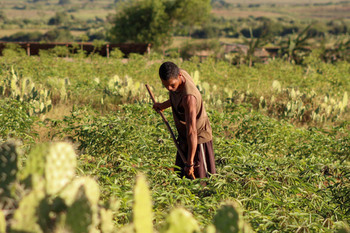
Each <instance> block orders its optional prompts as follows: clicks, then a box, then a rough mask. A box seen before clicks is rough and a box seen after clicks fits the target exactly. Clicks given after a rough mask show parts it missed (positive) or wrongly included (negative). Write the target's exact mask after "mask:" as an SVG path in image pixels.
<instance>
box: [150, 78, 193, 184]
mask: <svg viewBox="0 0 350 233" xmlns="http://www.w3.org/2000/svg"><path fill="white" fill-rule="evenodd" d="M146 88H147V91H148V93H149V95H150V96H151V99H152V101H153V103H156V100H155V98H154V95H153V93H152V91H151V89H150V87H149V86H148V84H146ZM158 113H159V114H160V116H161V117H162V119H163V122H164V123H165V125H166V127H167V128H168V131H169V132H170V135H171V138H172V139H173V142H174V143H175V146H176V148H177V151H178V152H179V155H180V157H181V160H182V162H184V163H185V164H186V158H185V156H184V153H183V151H182V150H181V148H180V146H179V144H178V143H177V141H176V137H175V134H174V132H173V130H172V129H171V127H170V124H169V122H168V121H167V119H166V118H165V116H164V114H163V113H162V112H161V111H158ZM191 175H192V179H195V178H196V177H195V176H194V174H193V173H192V174H191Z"/></svg>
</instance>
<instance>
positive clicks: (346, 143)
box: [0, 50, 350, 233]
mask: <svg viewBox="0 0 350 233" xmlns="http://www.w3.org/2000/svg"><path fill="white" fill-rule="evenodd" d="M163 61H165V58H164V57H162V56H161V55H158V54H150V55H147V56H141V55H137V54H132V55H131V56H130V58H129V59H128V61H127V62H125V60H122V59H120V58H119V57H118V56H115V57H111V58H109V59H108V58H102V57H99V56H97V55H91V56H89V57H86V56H84V54H81V53H78V54H72V55H70V56H69V57H68V58H59V57H57V56H56V55H55V53H50V52H49V53H41V54H40V57H34V56H33V57H28V56H26V55H25V53H24V52H23V51H20V50H7V51H5V53H4V56H3V57H0V105H1V108H0V142H1V141H3V142H5V141H7V140H9V139H16V140H17V141H16V143H15V144H13V143H9V142H7V143H6V144H3V145H1V147H0V156H2V157H1V159H2V160H1V161H8V164H12V165H11V169H12V167H14V168H13V170H14V171H15V172H13V170H10V168H9V166H10V165H8V166H7V168H8V170H9V173H6V171H7V170H6V171H5V170H1V172H0V173H1V175H3V174H5V173H6V174H11V176H10V175H6V176H5V175H4V177H6V178H2V180H1V181H2V184H1V186H0V204H1V209H2V212H0V232H1V231H2V230H3V229H7V230H11V231H13V232H19V231H20V232H21V231H22V232H23V231H25V232H31V231H33V232H67V231H68V232H70V231H71V232H82V231H84V232H96V231H102V232H152V229H153V228H154V230H155V231H157V232H208V233H209V232H251V229H252V230H254V231H256V232H336V231H338V230H339V232H350V229H349V227H348V224H349V223H350V157H349V155H350V114H349V112H350V105H349V97H348V95H349V94H350V93H349V91H350V79H349V77H350V64H349V63H348V62H344V61H338V62H336V63H333V64H330V63H325V62H323V61H322V60H321V59H320V58H319V57H318V52H317V51H314V52H313V53H311V55H310V56H308V57H306V58H305V59H304V61H303V64H301V65H294V64H291V63H290V62H287V61H284V60H280V59H275V60H271V61H269V63H267V64H256V65H254V66H252V67H248V66H246V65H241V66H233V65H232V64H230V63H229V62H226V61H223V60H215V59H214V58H208V59H206V60H204V61H203V62H199V60H198V59H197V58H196V57H194V58H192V59H191V60H188V61H182V60H180V59H173V60H172V61H174V62H175V63H177V64H178V65H179V66H180V67H181V68H184V69H185V70H187V71H188V72H189V73H190V74H191V75H192V77H193V78H194V80H195V82H196V84H197V86H198V88H199V89H200V91H201V93H202V95H203V99H204V100H205V104H206V108H207V110H208V114H209V118H210V121H211V124H212V127H213V135H214V139H213V142H214V151H215V157H216V166H217V172H218V174H215V175H213V176H211V177H210V178H209V179H206V180H205V181H206V182H207V186H205V187H203V186H202V185H201V181H200V180H198V179H197V180H194V181H192V180H189V179H186V178H183V179H182V178H179V177H178V176H177V174H175V173H174V171H173V168H174V162H175V153H176V149H175V146H174V145H173V143H172V140H171V138H170V135H169V134H168V132H167V130H166V127H165V126H164V125H163V123H162V120H161V118H160V117H159V115H158V114H157V113H156V112H154V111H153V109H152V102H151V100H150V98H149V96H148V93H147V91H146V89H145V88H144V84H146V83H148V84H149V85H150V86H151V87H152V88H153V92H154V94H155V96H156V99H157V100H158V101H164V100H166V98H167V92H166V89H164V88H163V87H162V86H161V82H160V81H159V78H158V68H159V66H160V64H161V63H162V62H163ZM165 116H166V117H167V118H168V120H169V121H170V122H171V119H172V115H171V112H170V111H165ZM62 141H64V142H66V143H68V144H70V145H71V146H68V144H64V143H57V142H62ZM48 142H51V143H52V144H42V143H48ZM54 142H56V143H54ZM62 148H64V149H62ZM73 150H74V151H73ZM60 154H62V155H60ZM14 155H16V156H14ZM6 156H7V157H6ZM60 156H61V157H60ZM3 158H8V159H7V160H4V159H3ZM11 158H15V159H11ZM57 158H59V159H58V160H57ZM50 161H51V162H50ZM2 163H3V164H5V162H2ZM75 164H76V166H75ZM0 167H1V164H0ZM56 171H57V172H56ZM138 174H143V176H142V175H141V176H139V178H138V179H137V180H138V181H137V182H136V177H137V176H138ZM2 177H3V176H2ZM10 178H11V179H10ZM145 180H147V183H148V187H149V189H148V188H147V184H146V183H145ZM136 183H137V184H136ZM135 184H136V186H135ZM79 185H80V186H79ZM79 187H80V188H79ZM28 190H30V191H28ZM148 192H149V194H148ZM67 193H71V196H69V195H68V194H67ZM140 193H141V195H140ZM73 194H74V195H75V196H74V195H73ZM73 196H74V197H73ZM74 198H75V199H74ZM151 201H152V202H151ZM29 202H30V203H34V204H28V203H29ZM84 203H85V204H84ZM140 203H143V204H141V205H140ZM225 203H226V204H225ZM26 211H28V212H26ZM82 213H85V215H81V216H80V215H79V214H82ZM151 213H152V214H151ZM191 215H193V217H191ZM28 216H31V217H28ZM43 216H44V217H43ZM72 216H79V217H76V222H73V221H72V219H71V218H73V217H72ZM4 220H6V224H5V223H4ZM235 224H236V225H235ZM26 227H27V228H26ZM28 227H30V229H29V230H28ZM225 227H227V228H225ZM184 228H185V229H186V231H185V230H184ZM64 229H65V230H66V231H64ZM67 229H68V230H67ZM82 229H84V230H82ZM69 230H70V231H69Z"/></svg>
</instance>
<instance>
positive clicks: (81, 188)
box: [59, 177, 100, 232]
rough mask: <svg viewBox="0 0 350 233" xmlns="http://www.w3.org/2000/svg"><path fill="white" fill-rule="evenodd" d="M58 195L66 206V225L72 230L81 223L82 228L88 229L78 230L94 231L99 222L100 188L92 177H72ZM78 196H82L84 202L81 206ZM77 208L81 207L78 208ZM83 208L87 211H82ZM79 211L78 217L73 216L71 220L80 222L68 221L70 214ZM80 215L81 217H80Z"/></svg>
mask: <svg viewBox="0 0 350 233" xmlns="http://www.w3.org/2000/svg"><path fill="white" fill-rule="evenodd" d="M59 197H60V198H62V199H63V200H64V202H65V204H66V205H67V206H68V213H67V225H69V226H70V227H71V229H72V230H73V231H74V229H78V228H79V227H78V226H81V225H83V228H84V229H89V231H80V232H95V230H96V227H97V225H98V224H99V219H98V201H99V198H100V190H99V187H98V184H97V183H96V181H95V180H94V179H92V178H89V177H80V178H76V179H74V180H73V181H72V182H71V183H69V184H68V185H67V186H66V187H65V188H64V189H63V190H62V191H61V192H60V193H59ZM79 198H83V199H84V202H85V204H83V205H82V206H81V207H79V206H78V205H79V203H81V202H80V200H79ZM78 208H82V209H81V210H78ZM85 209H86V211H87V213H84V211H85ZM76 211H77V212H76ZM79 211H81V213H80V214H81V216H79V217H78V218H79V219H77V218H75V219H74V218H73V220H74V221H81V222H80V223H73V222H70V220H69V219H70V216H73V215H74V214H75V213H79ZM80 217H81V218H82V219H80ZM84 218H89V220H84ZM86 224H87V225H86ZM74 232H76V231H74Z"/></svg>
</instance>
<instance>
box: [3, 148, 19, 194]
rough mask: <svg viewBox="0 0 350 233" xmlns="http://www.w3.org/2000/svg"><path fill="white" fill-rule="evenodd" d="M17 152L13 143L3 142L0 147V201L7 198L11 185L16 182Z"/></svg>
mask: <svg viewBox="0 0 350 233" xmlns="http://www.w3.org/2000/svg"><path fill="white" fill-rule="evenodd" d="M17 157H18V156H17V150H16V143H15V142H5V143H3V144H2V145H1V146H0V199H1V197H2V196H6V197H9V196H10V191H11V187H10V186H11V184H12V183H13V182H14V181H15V180H16V174H17V170H18V167H17V159H18V158H17Z"/></svg>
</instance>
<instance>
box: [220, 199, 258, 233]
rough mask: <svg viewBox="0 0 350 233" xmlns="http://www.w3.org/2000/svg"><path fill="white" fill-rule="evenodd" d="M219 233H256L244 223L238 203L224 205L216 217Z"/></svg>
mask: <svg viewBox="0 0 350 233" xmlns="http://www.w3.org/2000/svg"><path fill="white" fill-rule="evenodd" d="M214 225H215V227H216V232H217V233H226V232H232V233H250V232H254V231H253V230H251V228H250V226H249V225H248V224H247V223H246V222H245V221H244V219H243V215H242V212H241V210H240V208H239V206H238V204H236V203H228V204H225V205H223V206H222V207H221V208H220V209H219V210H218V212H217V213H216V215H215V216H214Z"/></svg>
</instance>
